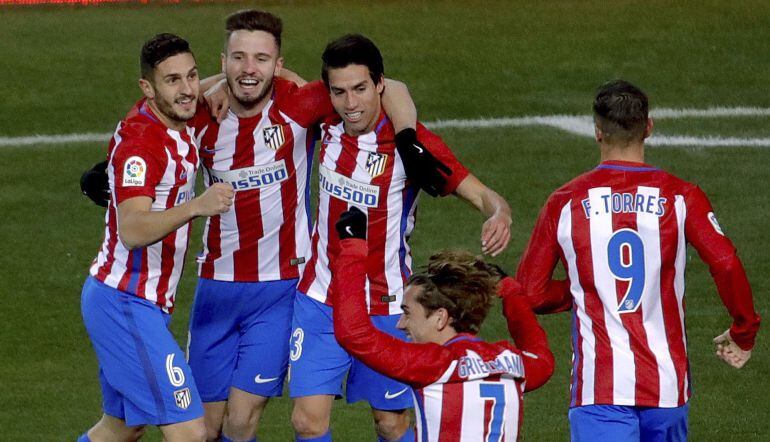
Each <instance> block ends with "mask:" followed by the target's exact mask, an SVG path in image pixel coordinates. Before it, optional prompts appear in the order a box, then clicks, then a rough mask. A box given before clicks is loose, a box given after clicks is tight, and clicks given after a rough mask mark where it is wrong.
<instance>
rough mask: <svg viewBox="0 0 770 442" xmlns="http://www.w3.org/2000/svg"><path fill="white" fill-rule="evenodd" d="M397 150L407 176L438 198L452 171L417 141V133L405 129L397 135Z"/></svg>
mask: <svg viewBox="0 0 770 442" xmlns="http://www.w3.org/2000/svg"><path fill="white" fill-rule="evenodd" d="M396 149H398V154H399V155H400V156H401V161H402V162H403V163H404V169H405V171H406V176H407V178H409V179H410V180H412V181H414V182H415V184H417V185H418V186H420V188H421V189H422V190H424V191H426V192H428V194H430V195H431V196H438V195H440V194H441V191H442V190H443V189H444V187H445V186H446V182H447V177H448V176H450V175H452V169H450V168H449V167H447V166H446V164H444V163H442V162H441V161H439V160H438V159H437V158H436V157H434V156H433V154H431V153H430V152H429V151H428V149H426V148H425V146H423V145H422V143H420V142H419V141H418V140H417V131H415V130H414V129H404V130H402V131H401V132H399V133H397V134H396Z"/></svg>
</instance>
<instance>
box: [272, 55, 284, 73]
mask: <svg viewBox="0 0 770 442" xmlns="http://www.w3.org/2000/svg"><path fill="white" fill-rule="evenodd" d="M281 69H283V57H278V60H276V61H275V70H273V75H278V73H280V72H281Z"/></svg>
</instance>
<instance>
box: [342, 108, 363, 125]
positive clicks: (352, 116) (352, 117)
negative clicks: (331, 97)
mask: <svg viewBox="0 0 770 442" xmlns="http://www.w3.org/2000/svg"><path fill="white" fill-rule="evenodd" d="M363 115H364V113H363V112H361V111H358V112H345V118H346V119H347V120H348V121H350V122H351V123H357V122H358V121H361V117H363Z"/></svg>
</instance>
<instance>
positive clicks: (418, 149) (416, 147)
mask: <svg viewBox="0 0 770 442" xmlns="http://www.w3.org/2000/svg"><path fill="white" fill-rule="evenodd" d="M414 148H415V149H417V153H423V152H424V151H423V150H422V147H420V146H418V145H416V144H415V145H414Z"/></svg>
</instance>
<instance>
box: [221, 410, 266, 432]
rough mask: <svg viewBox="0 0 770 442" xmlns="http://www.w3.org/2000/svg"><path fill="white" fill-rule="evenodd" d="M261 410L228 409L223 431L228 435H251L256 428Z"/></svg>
mask: <svg viewBox="0 0 770 442" xmlns="http://www.w3.org/2000/svg"><path fill="white" fill-rule="evenodd" d="M260 411H261V410H255V409H251V410H246V409H238V408H233V409H231V410H228V412H227V417H225V419H226V421H227V422H226V423H225V429H226V431H225V433H226V434H227V435H228V436H237V437H251V436H252V435H253V434H254V433H255V432H256V430H257V424H258V423H259V415H260Z"/></svg>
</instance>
